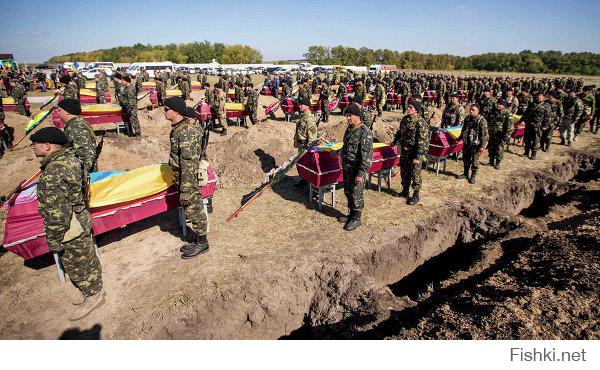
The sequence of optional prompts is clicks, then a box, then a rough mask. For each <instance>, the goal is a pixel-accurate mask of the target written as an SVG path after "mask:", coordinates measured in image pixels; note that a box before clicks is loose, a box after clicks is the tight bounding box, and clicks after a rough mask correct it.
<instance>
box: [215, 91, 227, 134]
mask: <svg viewBox="0 0 600 370" xmlns="http://www.w3.org/2000/svg"><path fill="white" fill-rule="evenodd" d="M222 86H223V85H221V84H220V83H217V84H215V89H214V100H213V102H214V107H215V113H216V115H217V117H216V118H217V119H218V121H219V126H221V136H225V135H227V111H226V109H225V104H226V103H227V95H226V93H225V92H224V91H223V87H222Z"/></svg>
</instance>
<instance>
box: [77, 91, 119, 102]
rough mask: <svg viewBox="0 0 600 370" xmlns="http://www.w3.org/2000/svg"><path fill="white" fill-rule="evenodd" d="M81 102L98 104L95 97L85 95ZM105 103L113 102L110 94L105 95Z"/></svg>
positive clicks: (80, 98) (80, 99)
mask: <svg viewBox="0 0 600 370" xmlns="http://www.w3.org/2000/svg"><path fill="white" fill-rule="evenodd" d="M79 101H80V102H81V104H96V103H97V102H98V101H97V100H96V97H95V96H84V95H82V96H80V97H79ZM104 101H105V102H106V103H110V102H111V101H112V95H110V93H109V92H105V93H104Z"/></svg>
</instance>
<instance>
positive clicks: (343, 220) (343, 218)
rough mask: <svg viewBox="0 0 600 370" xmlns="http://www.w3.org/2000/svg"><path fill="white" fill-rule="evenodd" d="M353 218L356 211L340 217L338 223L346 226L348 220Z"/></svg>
mask: <svg viewBox="0 0 600 370" xmlns="http://www.w3.org/2000/svg"><path fill="white" fill-rule="evenodd" d="M352 216H354V211H352V210H351V211H350V212H349V213H348V215H341V216H338V217H337V221H338V222H339V223H341V224H346V223H347V222H348V220H349V219H351V218H352Z"/></svg>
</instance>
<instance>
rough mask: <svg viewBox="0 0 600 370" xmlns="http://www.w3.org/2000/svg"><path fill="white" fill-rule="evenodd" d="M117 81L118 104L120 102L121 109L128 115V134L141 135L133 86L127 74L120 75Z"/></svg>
mask: <svg viewBox="0 0 600 370" xmlns="http://www.w3.org/2000/svg"><path fill="white" fill-rule="evenodd" d="M119 82H120V84H121V86H120V89H119V90H120V92H119V104H121V107H123V110H125V113H126V114H127V115H128V116H129V127H130V135H131V136H135V137H142V129H141V127H140V121H139V120H138V116H137V113H138V108H137V94H136V92H135V86H134V85H133V84H131V77H129V76H128V75H125V76H122V77H121V79H120V80H119Z"/></svg>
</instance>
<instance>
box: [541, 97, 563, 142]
mask: <svg viewBox="0 0 600 370" xmlns="http://www.w3.org/2000/svg"><path fill="white" fill-rule="evenodd" d="M556 95H557V94H556V92H555V91H550V92H549V93H548V101H547V103H546V104H547V108H548V120H547V123H546V124H545V125H544V126H542V134H541V138H540V148H541V149H542V151H544V152H547V151H549V150H550V144H552V133H553V132H554V129H555V128H556V127H558V125H559V124H560V122H561V121H562V117H563V116H564V113H563V107H562V104H561V102H560V101H559V100H558V99H557V98H556Z"/></svg>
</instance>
